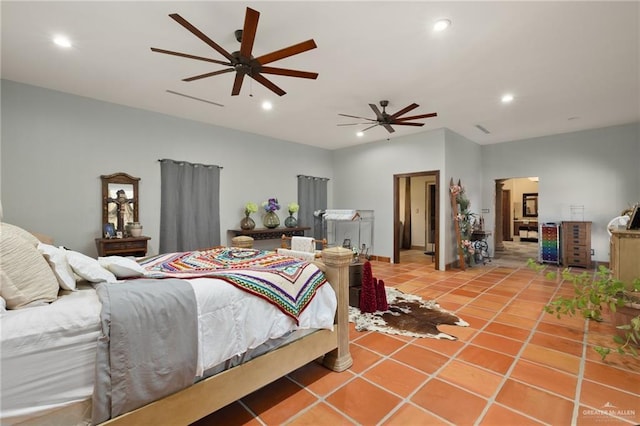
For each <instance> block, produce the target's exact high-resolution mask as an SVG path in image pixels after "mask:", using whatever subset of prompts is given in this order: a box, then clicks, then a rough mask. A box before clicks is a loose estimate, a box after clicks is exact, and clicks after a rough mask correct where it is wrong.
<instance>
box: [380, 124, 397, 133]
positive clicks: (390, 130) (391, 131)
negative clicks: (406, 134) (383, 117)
mask: <svg viewBox="0 0 640 426" xmlns="http://www.w3.org/2000/svg"><path fill="white" fill-rule="evenodd" d="M381 126H382V127H384V128H385V129H387V132H389V133H393V132H395V130H394V129H393V127H391V126H390V125H389V124H382V125H381Z"/></svg>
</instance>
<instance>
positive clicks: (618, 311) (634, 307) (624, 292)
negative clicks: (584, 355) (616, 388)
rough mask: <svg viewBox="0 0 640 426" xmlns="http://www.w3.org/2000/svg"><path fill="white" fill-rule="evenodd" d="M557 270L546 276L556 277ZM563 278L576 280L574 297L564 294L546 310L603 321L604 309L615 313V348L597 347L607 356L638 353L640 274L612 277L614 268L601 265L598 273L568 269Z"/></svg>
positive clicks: (532, 265)
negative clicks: (625, 279)
mask: <svg viewBox="0 0 640 426" xmlns="http://www.w3.org/2000/svg"><path fill="white" fill-rule="evenodd" d="M528 265H529V266H530V267H531V268H533V269H536V270H537V271H541V270H542V269H544V268H545V267H544V266H542V265H538V264H537V263H536V262H535V261H534V260H532V259H529V261H528ZM555 275H556V273H555V272H550V273H548V274H547V275H546V276H547V278H549V279H555ZM562 279H564V280H567V281H570V282H571V283H572V284H573V289H574V294H573V296H571V297H567V296H561V297H558V298H556V299H554V300H553V301H551V302H550V303H549V304H548V305H546V306H545V307H544V309H545V311H546V312H548V313H550V314H554V315H556V317H558V318H561V317H562V316H564V315H568V316H574V315H576V314H577V313H580V314H581V315H582V316H583V317H584V318H586V319H590V320H594V321H603V313H604V312H606V310H608V311H609V312H610V313H611V316H612V318H613V319H614V322H615V323H616V328H617V330H618V333H617V334H615V335H614V336H613V342H614V343H615V346H616V347H615V348H609V347H603V346H596V347H594V349H595V350H596V351H597V352H598V353H599V354H600V356H601V357H602V359H603V360H604V359H605V358H606V357H607V355H609V354H610V353H611V352H612V351H615V352H617V353H619V354H623V355H624V354H628V355H632V356H638V346H639V345H640V278H636V279H634V280H633V282H632V283H630V284H625V283H623V282H622V281H619V280H616V279H614V278H612V276H611V271H610V270H609V269H607V268H605V267H604V266H600V267H599V268H598V271H597V272H596V273H595V275H594V274H593V273H590V272H586V271H585V272H583V273H581V274H576V273H573V272H570V271H569V270H568V269H565V270H563V271H562Z"/></svg>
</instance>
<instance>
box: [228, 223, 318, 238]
mask: <svg viewBox="0 0 640 426" xmlns="http://www.w3.org/2000/svg"><path fill="white" fill-rule="evenodd" d="M309 229H311V228H310V227H308V226H298V227H295V228H285V227H277V228H254V229H249V230H246V229H230V230H229V232H231V233H232V234H233V236H234V237H237V236H238V235H246V236H248V237H251V238H253V239H254V240H275V239H280V237H282V234H284V235H286V236H287V237H293V236H296V237H302V236H304V231H307V230H309Z"/></svg>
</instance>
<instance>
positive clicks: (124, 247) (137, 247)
mask: <svg viewBox="0 0 640 426" xmlns="http://www.w3.org/2000/svg"><path fill="white" fill-rule="evenodd" d="M150 239H151V237H128V238H96V248H97V249H98V256H101V257H103V256H136V257H142V256H145V255H146V254H147V241H149V240H150Z"/></svg>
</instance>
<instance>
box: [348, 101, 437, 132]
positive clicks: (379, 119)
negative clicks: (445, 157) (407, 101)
mask: <svg viewBox="0 0 640 426" xmlns="http://www.w3.org/2000/svg"><path fill="white" fill-rule="evenodd" d="M388 105H389V101H380V106H381V107H382V112H380V109H379V108H378V107H377V106H376V105H375V104H369V106H370V107H371V109H372V110H373V112H374V113H375V114H376V118H375V119H373V118H366V117H358V116H355V115H348V114H338V115H341V116H343V117H350V118H358V119H361V120H367V122H364V123H349V124H338V126H355V125H358V124H370V123H375V124H373V125H372V126H369V127H367V128H366V129H364V130H362V131H363V132H365V131H367V130H369V129H371V128H373V127H376V126H382V127H384V128H385V129H387V131H388V132H389V133H393V132H395V130H394V128H393V127H391V125H392V124H393V125H394V126H424V123H410V122H409V120H418V119H420V118H429V117H437V116H438V113H435V112H432V113H429V114H421V115H412V116H411V117H401V116H402V115H404V114H406V113H408V112H409V111H412V110H414V109H416V108H418V107H419V106H420V105H418V104H416V103H413V104H411V105H409V106H406V107H404V108H402V109H401V110H400V111H398V112H396V113H395V114H387V112H386V111H385V108H386V107H387V106H388Z"/></svg>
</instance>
